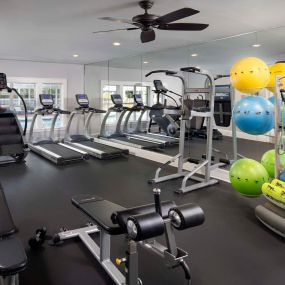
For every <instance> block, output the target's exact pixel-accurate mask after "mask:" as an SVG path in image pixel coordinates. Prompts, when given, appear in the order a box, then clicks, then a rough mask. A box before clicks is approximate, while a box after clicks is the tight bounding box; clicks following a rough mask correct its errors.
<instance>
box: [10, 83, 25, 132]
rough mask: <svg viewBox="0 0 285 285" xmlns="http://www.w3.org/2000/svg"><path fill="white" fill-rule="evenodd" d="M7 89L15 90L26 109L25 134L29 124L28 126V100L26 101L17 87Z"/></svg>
mask: <svg viewBox="0 0 285 285" xmlns="http://www.w3.org/2000/svg"><path fill="white" fill-rule="evenodd" d="M7 90H8V92H12V91H14V92H15V93H16V94H17V95H18V97H19V98H20V99H21V101H22V103H23V106H24V111H25V126H24V131H23V136H25V135H26V132H27V126H28V110H27V105H26V102H25V100H24V98H23V96H22V95H21V94H20V93H19V92H18V91H17V89H15V88H10V87H8V88H7Z"/></svg>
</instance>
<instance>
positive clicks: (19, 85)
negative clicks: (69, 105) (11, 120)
mask: <svg viewBox="0 0 285 285" xmlns="http://www.w3.org/2000/svg"><path fill="white" fill-rule="evenodd" d="M7 80H8V86H9V87H11V88H15V89H16V90H17V91H18V92H19V93H20V94H21V95H22V96H23V98H24V100H25V102H26V105H27V111H28V129H29V128H30V125H31V121H32V117H33V113H34V110H35V109H36V108H38V107H40V102H39V94H43V93H46V94H53V95H54V96H55V105H56V106H57V107H59V108H61V109H64V105H63V102H64V101H63V97H64V96H65V93H64V92H65V90H66V84H67V82H66V80H65V79H41V78H22V77H20V78H7ZM0 105H1V106H3V107H5V108H10V109H12V110H14V111H15V112H16V113H17V115H18V119H19V121H20V123H21V125H22V126H23V127H24V124H25V117H24V107H23V106H22V102H21V100H20V98H19V97H18V96H17V95H16V94H15V92H12V93H8V92H7V91H5V90H3V91H1V92H0ZM52 118H53V116H45V117H44V118H42V120H41V119H40V117H39V118H38V119H37V122H36V125H35V129H45V128H49V127H50V126H51V121H52ZM64 122H65V121H64V119H63V118H61V116H59V118H58V120H57V123H56V127H58V128H59V127H63V125H64Z"/></svg>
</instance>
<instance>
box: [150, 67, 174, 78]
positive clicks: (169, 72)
mask: <svg viewBox="0 0 285 285" xmlns="http://www.w3.org/2000/svg"><path fill="white" fill-rule="evenodd" d="M154 73H165V74H166V75H173V74H177V72H176V71H172V70H167V69H159V70H153V71H150V72H149V73H147V74H146V75H145V77H148V76H150V75H152V74H154Z"/></svg>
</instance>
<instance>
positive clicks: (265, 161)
mask: <svg viewBox="0 0 285 285" xmlns="http://www.w3.org/2000/svg"><path fill="white" fill-rule="evenodd" d="M279 159H280V166H281V169H284V168H285V154H281V155H279ZM261 164H262V165H263V166H264V167H265V169H266V170H267V172H268V174H269V176H270V177H272V178H273V177H275V175H274V174H275V150H274V149H271V150H268V151H267V152H265V153H264V154H263V156H262V158H261Z"/></svg>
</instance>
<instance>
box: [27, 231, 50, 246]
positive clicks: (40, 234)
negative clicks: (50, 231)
mask: <svg viewBox="0 0 285 285" xmlns="http://www.w3.org/2000/svg"><path fill="white" fill-rule="evenodd" d="M46 234H47V229H46V227H42V228H41V229H37V230H36V235H35V236H33V237H32V238H30V239H29V246H30V247H31V248H39V247H41V246H42V245H43V243H44V241H45V239H46Z"/></svg>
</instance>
